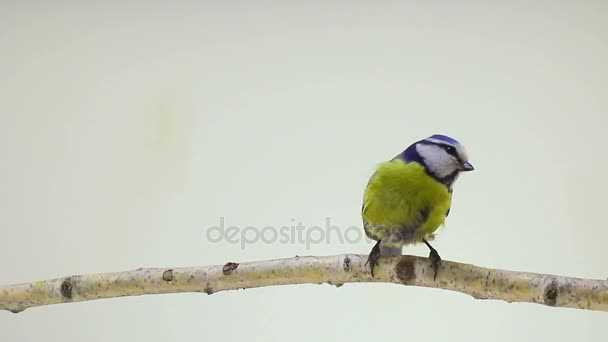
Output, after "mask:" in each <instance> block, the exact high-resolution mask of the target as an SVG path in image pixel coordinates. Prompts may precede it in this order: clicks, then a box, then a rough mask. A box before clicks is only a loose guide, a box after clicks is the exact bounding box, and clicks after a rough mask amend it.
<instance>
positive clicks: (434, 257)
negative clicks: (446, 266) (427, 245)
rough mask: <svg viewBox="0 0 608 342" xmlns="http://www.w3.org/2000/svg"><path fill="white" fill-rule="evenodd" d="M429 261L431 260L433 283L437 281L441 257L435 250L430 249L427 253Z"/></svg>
mask: <svg viewBox="0 0 608 342" xmlns="http://www.w3.org/2000/svg"><path fill="white" fill-rule="evenodd" d="M429 259H430V260H431V268H432V269H433V272H434V273H433V281H435V279H437V272H438V271H439V267H441V266H442V263H441V257H440V256H439V253H437V250H436V249H431V252H430V253H429Z"/></svg>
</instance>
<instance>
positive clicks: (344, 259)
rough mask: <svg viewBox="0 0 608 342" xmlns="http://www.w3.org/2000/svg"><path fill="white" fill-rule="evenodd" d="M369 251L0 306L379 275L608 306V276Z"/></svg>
mask: <svg viewBox="0 0 608 342" xmlns="http://www.w3.org/2000/svg"><path fill="white" fill-rule="evenodd" d="M366 260H367V256H365V255H357V254H345V255H336V256H324V257H314V256H308V257H295V258H290V259H277V260H269V261H259V262H248V263H242V264H237V263H233V262H229V263H227V264H225V265H219V266H202V267H182V268H173V269H167V268H140V269H137V270H134V271H126V272H117V273H101V274H90V275H74V276H69V277H65V278H57V279H51V280H43V281H37V282H34V283H24V284H16V285H7V286H0V309H2V310H9V311H11V312H15V313H17V312H21V311H23V310H25V309H27V308H30V307H35V306H42V305H49V304H59V303H72V302H82V301H87V300H93V299H101V298H113V297H123V296H139V295H144V294H159V293H179V292H205V293H207V294H213V293H216V292H220V291H226V290H236V289H247V288H255V287H262V286H275V285H293V284H322V283H328V284H332V285H335V286H338V287H339V286H342V285H343V284H345V283H360V282H377V283H395V284H402V285H412V286H423V287H434V288H442V289H446V290H452V291H458V292H462V293H466V294H469V295H471V296H473V297H474V298H477V299H496V300H504V301H506V302H528V303H537V304H544V305H548V306H554V307H569V308H579V309H588V310H598V311H608V280H593V279H579V278H570V277H562V276H556V275H548V274H537V273H526V272H515V271H505V270H497V269H489V268H483V267H478V266H474V265H470V264H463V263H458V262H451V261H445V260H444V261H443V267H442V268H440V270H439V273H438V275H437V279H436V280H435V281H433V271H432V269H431V265H430V262H429V260H428V259H427V258H422V257H416V256H410V255H404V256H399V257H390V258H389V257H383V258H381V259H380V263H379V265H378V266H377V269H376V271H375V277H374V278H372V277H371V274H370V272H369V267H366V266H365V261H366Z"/></svg>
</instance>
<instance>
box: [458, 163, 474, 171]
mask: <svg viewBox="0 0 608 342" xmlns="http://www.w3.org/2000/svg"><path fill="white" fill-rule="evenodd" d="M461 166H462V168H461V169H460V170H461V171H473V170H475V168H474V167H473V165H471V163H469V162H468V161H466V162H464V163H462V165H461Z"/></svg>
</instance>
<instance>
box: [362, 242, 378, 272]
mask: <svg viewBox="0 0 608 342" xmlns="http://www.w3.org/2000/svg"><path fill="white" fill-rule="evenodd" d="M378 259H380V241H378V243H376V244H375V245H374V248H372V251H371V252H369V256H368V257H367V261H366V262H365V266H367V264H369V268H370V270H371V272H372V278H373V277H374V266H376V265H377V264H378Z"/></svg>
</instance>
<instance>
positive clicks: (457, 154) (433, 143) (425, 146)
mask: <svg viewBox="0 0 608 342" xmlns="http://www.w3.org/2000/svg"><path fill="white" fill-rule="evenodd" d="M398 158H402V159H404V160H405V161H406V162H411V161H415V162H418V163H420V164H422V165H423V166H424V167H425V169H426V171H427V173H428V174H429V175H430V176H432V177H433V178H435V179H436V180H438V181H440V182H441V183H443V184H445V185H446V186H448V187H451V186H452V184H453V183H454V181H455V180H456V178H458V175H459V174H460V172H465V171H472V170H474V168H473V165H471V163H469V156H468V154H467V151H466V150H465V148H464V146H462V145H461V144H460V143H459V142H458V141H457V140H456V139H453V138H450V137H448V136H445V135H441V134H435V135H433V136H430V137H428V138H426V139H423V140H420V141H417V142H415V143H414V144H412V145H411V146H410V147H408V148H407V149H406V150H405V151H403V153H401V154H400V155H399V156H398Z"/></svg>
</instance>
